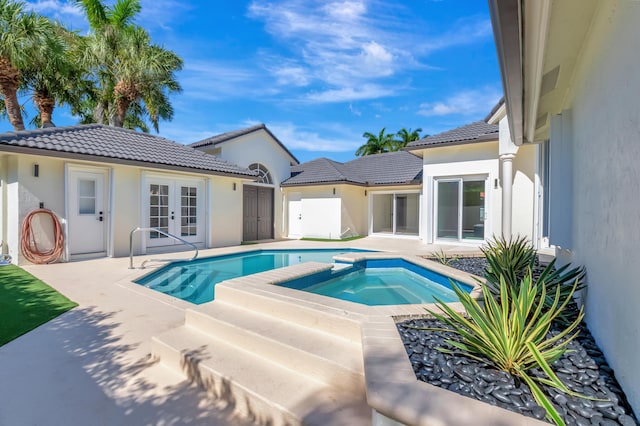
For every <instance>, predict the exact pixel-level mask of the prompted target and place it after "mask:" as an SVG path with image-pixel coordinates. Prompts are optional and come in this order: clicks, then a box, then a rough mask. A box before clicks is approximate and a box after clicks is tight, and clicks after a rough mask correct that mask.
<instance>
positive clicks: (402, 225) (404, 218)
mask: <svg viewBox="0 0 640 426" xmlns="http://www.w3.org/2000/svg"><path fill="white" fill-rule="evenodd" d="M419 216H420V194H398V195H396V234H402V235H418V228H419V222H420V218H419Z"/></svg>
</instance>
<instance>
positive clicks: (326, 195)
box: [284, 185, 346, 239]
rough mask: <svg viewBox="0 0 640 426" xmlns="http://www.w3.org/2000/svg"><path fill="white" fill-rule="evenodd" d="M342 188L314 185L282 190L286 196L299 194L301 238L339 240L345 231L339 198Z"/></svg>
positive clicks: (339, 186) (338, 186)
mask: <svg viewBox="0 0 640 426" xmlns="http://www.w3.org/2000/svg"><path fill="white" fill-rule="evenodd" d="M342 186H343V185H316V186H305V187H288V188H285V189H284V192H285V193H286V194H290V193H292V192H295V193H300V200H301V203H302V210H301V215H302V224H301V229H302V233H301V235H300V236H301V237H311V238H331V239H339V238H340V234H341V233H342V232H343V231H344V230H345V229H346V227H345V226H343V224H342V217H343V215H342V201H341V197H340V190H341V187H342ZM334 188H335V194H334ZM287 214H288V213H287ZM287 217H288V216H287ZM287 222H288V221H287Z"/></svg>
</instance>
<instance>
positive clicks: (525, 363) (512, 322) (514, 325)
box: [427, 272, 583, 424]
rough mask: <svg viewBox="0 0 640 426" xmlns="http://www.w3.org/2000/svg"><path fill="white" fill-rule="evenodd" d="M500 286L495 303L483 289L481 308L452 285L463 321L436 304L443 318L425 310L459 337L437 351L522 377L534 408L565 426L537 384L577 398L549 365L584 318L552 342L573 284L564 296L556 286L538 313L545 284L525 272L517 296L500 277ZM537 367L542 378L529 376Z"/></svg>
mask: <svg viewBox="0 0 640 426" xmlns="http://www.w3.org/2000/svg"><path fill="white" fill-rule="evenodd" d="M499 282H500V291H499V297H498V298H494V297H493V296H492V295H491V293H490V292H489V291H487V289H486V286H483V287H484V288H483V302H484V303H482V304H481V303H479V302H478V301H477V300H475V299H474V298H472V297H471V296H470V295H469V294H468V293H467V292H465V291H464V290H462V289H460V288H458V287H457V286H455V285H453V284H452V285H453V289H454V291H455V293H456V295H457V296H458V298H459V300H460V302H461V303H462V305H463V306H464V308H465V310H466V312H467V317H465V316H463V315H462V314H460V313H458V312H456V311H454V310H453V309H451V308H450V307H449V306H448V305H447V304H446V303H444V302H442V301H441V300H439V299H436V300H437V306H438V307H439V308H440V309H441V310H442V312H443V313H444V315H443V314H439V313H436V312H432V311H430V310H427V311H428V312H429V313H430V314H431V315H433V316H434V317H435V318H437V319H438V320H440V321H442V322H443V323H445V324H447V325H448V326H450V327H451V329H452V330H447V331H453V333H454V334H455V335H457V337H458V339H456V340H447V342H448V343H449V344H451V345H452V346H453V347H455V348H456V349H455V350H447V349H442V348H441V349H440V350H441V351H443V352H449V353H458V354H462V355H465V356H468V357H470V358H473V359H476V360H479V361H481V362H488V363H489V364H491V365H493V366H495V367H496V368H498V369H500V370H503V371H506V372H508V373H510V374H512V375H514V376H516V377H519V378H521V379H522V380H523V381H524V382H525V383H526V384H527V385H528V386H529V388H530V389H531V393H532V394H533V396H534V398H535V400H536V401H537V402H538V404H540V406H542V407H543V408H544V409H545V410H546V411H547V417H548V418H549V419H550V420H552V421H554V422H555V423H556V424H564V422H563V421H562V418H561V417H560V415H559V414H558V412H557V411H556V409H555V408H554V407H553V405H552V404H551V402H550V401H549V399H548V398H547V396H546V395H545V394H544V393H543V392H542V390H541V389H540V387H539V385H538V383H542V384H545V385H547V386H552V387H555V388H557V389H558V390H560V391H562V392H565V393H568V394H571V395H576V394H575V393H574V392H571V391H570V390H569V389H568V388H567V387H566V386H565V385H564V384H563V383H562V382H561V381H560V379H559V378H558V377H557V376H556V374H555V373H554V372H553V371H552V370H551V367H550V364H551V363H553V362H554V361H555V360H557V359H558V358H559V357H560V356H562V354H563V353H564V352H565V351H566V346H567V344H568V343H569V342H570V341H571V340H573V339H574V338H575V337H576V336H577V335H578V333H579V330H577V326H578V325H579V323H580V321H581V320H582V317H583V313H582V309H580V311H579V313H578V315H577V316H576V318H575V319H574V320H573V322H571V323H570V324H569V325H568V326H566V327H565V328H564V329H563V330H561V331H560V332H559V333H558V334H556V335H554V336H552V337H551V336H549V330H550V328H551V325H552V323H553V322H554V320H555V319H556V318H557V317H558V315H559V314H560V313H561V312H562V311H563V309H564V308H565V307H566V306H567V304H568V303H569V301H570V300H571V297H572V296H573V292H574V291H575V289H576V287H577V285H578V281H577V280H576V281H575V282H574V283H573V285H572V286H571V289H570V291H568V292H564V293H563V292H562V291H561V289H560V286H556V291H555V294H554V295H553V296H551V299H552V300H553V302H552V304H551V306H549V308H548V309H546V310H545V309H543V305H544V303H543V302H544V301H545V300H547V289H546V285H545V284H544V282H541V283H539V284H538V283H535V282H534V280H533V279H532V277H531V273H530V272H529V273H527V274H526V275H525V277H524V278H523V279H522V280H521V281H520V283H519V286H518V289H517V291H512V289H510V288H509V286H508V284H507V281H506V279H504V277H501V278H500V281H499ZM563 294H564V295H563ZM440 331H443V330H440ZM536 367H537V368H539V369H540V370H541V371H542V372H543V373H544V374H545V376H546V377H545V378H540V377H534V376H532V375H530V374H529V371H530V370H531V369H533V368H536ZM577 396H580V395H577Z"/></svg>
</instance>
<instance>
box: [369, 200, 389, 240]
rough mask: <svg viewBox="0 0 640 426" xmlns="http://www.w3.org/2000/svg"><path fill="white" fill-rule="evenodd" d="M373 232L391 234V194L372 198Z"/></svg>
mask: <svg viewBox="0 0 640 426" xmlns="http://www.w3.org/2000/svg"><path fill="white" fill-rule="evenodd" d="M373 232H384V233H392V232H393V194H379V195H374V196H373Z"/></svg>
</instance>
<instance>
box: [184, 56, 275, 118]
mask: <svg viewBox="0 0 640 426" xmlns="http://www.w3.org/2000/svg"><path fill="white" fill-rule="evenodd" d="M180 83H181V84H182V88H183V92H182V95H181V97H185V98H190V99H201V100H210V101H216V100H224V99H229V98H243V97H248V96H251V97H257V96H266V95H274V94H276V93H278V89H277V88H276V87H274V86H272V85H269V84H265V82H264V80H262V79H261V76H260V72H259V70H256V69H253V68H251V66H250V65H247V66H242V64H239V63H227V62H222V61H202V60H190V59H185V67H184V69H183V70H182V71H181V72H180ZM190 107H192V106H190Z"/></svg>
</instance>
